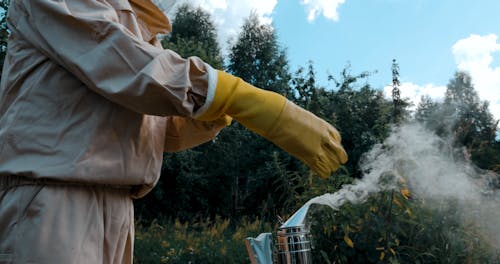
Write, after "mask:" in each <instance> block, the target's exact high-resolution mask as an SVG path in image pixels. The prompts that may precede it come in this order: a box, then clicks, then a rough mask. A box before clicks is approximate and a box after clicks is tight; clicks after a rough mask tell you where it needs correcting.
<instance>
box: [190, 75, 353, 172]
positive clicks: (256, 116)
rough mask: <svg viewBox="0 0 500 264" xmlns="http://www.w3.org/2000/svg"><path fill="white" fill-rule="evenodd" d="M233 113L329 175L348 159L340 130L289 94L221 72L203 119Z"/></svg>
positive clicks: (255, 130) (318, 170)
mask: <svg viewBox="0 0 500 264" xmlns="http://www.w3.org/2000/svg"><path fill="white" fill-rule="evenodd" d="M225 114H227V115H229V116H231V117H233V118H234V119H235V120H237V121H238V122H239V123H241V124H242V125H244V126H245V127H247V128H248V129H250V130H252V131H254V132H256V133H257V134H259V135H261V136H263V137H264V138H266V139H268V140H269V141H271V142H273V143H274V144H276V145H277V146H279V147H280V148H282V149H283V150H285V151H286V152H288V153H290V154H291V155H293V156H295V157H296V158H298V159H300V160H302V161H303V162H305V163H306V164H307V165H308V166H309V167H310V168H311V169H312V170H314V171H315V172H316V173H317V174H318V175H319V176H321V177H322V178H327V177H328V176H330V174H331V173H332V172H333V171H335V170H337V169H338V167H339V166H340V164H343V163H345V162H346V161H347V154H346V152H345V150H344V149H343V148H342V145H341V144H340V141H341V138H340V134H339V132H338V131H337V130H336V129H335V128H334V127H333V126H331V125H330V124H328V123H327V122H325V121H324V120H322V119H320V118H318V117H317V116H315V115H314V114H312V113H311V112H309V111H306V110H304V109H303V108H301V107H299V106H297V105H295V104H294V103H292V102H290V101H288V100H287V99H286V98H285V97H283V96H281V95H279V94H277V93H274V92H270V91H266V90H262V89H259V88H256V87H254V86H252V85H250V84H248V83H246V82H245V81H243V80H242V79H240V78H238V77H235V76H232V75H230V74H228V73H225V72H222V71H219V72H218V80H217V87H216V90H215V95H214V99H213V102H212V103H211V105H210V107H209V108H208V110H207V111H206V112H205V113H203V114H202V115H201V116H199V117H197V119H199V120H206V121H210V120H215V119H218V118H219V117H220V116H223V115H225Z"/></svg>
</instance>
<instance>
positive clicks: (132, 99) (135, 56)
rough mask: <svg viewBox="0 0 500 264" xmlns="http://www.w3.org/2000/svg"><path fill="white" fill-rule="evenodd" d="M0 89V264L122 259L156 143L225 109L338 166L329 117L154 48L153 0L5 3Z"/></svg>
mask: <svg viewBox="0 0 500 264" xmlns="http://www.w3.org/2000/svg"><path fill="white" fill-rule="evenodd" d="M7 21H8V26H9V29H10V31H11V35H10V39H9V45H8V50H7V57H6V59H5V66H4V69H3V74H2V83H1V87H0V263H131V262H132V250H133V241H134V223H133V218H134V217H133V205H132V199H133V198H139V197H142V196H144V195H145V194H146V193H147V192H148V191H150V190H151V188H153V187H154V186H155V184H156V182H157V181H158V177H159V175H160V167H161V164H162V153H163V152H164V151H179V150H183V149H187V148H190V147H193V146H196V145H198V144H201V143H203V142H206V141H209V140H210V139H212V138H213V137H214V136H216V135H217V133H218V132H219V131H220V130H221V129H222V128H223V127H225V126H227V125H228V124H229V122H230V121H231V119H235V120H237V121H238V122H240V123H241V124H243V125H244V126H246V127H247V128H249V129H250V130H252V131H255V132H256V133H258V134H259V135H261V136H263V137H265V138H266V139H268V140H270V141H271V142H273V143H275V144H276V145H278V146H280V147H281V148H283V149H284V150H286V151H287V152H289V153H290V154H291V155H293V156H295V157H297V158H299V159H300V160H302V161H303V162H305V163H306V164H307V165H308V166H309V167H310V168H311V169H312V170H314V171H315V172H317V174H319V175H320V176H322V177H328V175H329V174H330V173H331V172H332V171H334V170H336V169H337V168H338V167H339V165H340V164H342V163H344V162H346V159H347V156H346V153H345V151H344V150H343V148H342V146H341V144H340V140H341V139H340V135H339V133H338V132H337V130H335V128H333V127H332V126H331V125H329V124H328V123H326V122H325V121H323V120H321V119H319V118H318V117H316V116H314V115H313V114H311V113H310V112H307V111H305V110H304V109H302V108H300V107H298V106H296V105H295V104H293V103H292V102H290V101H287V100H286V99H285V98H284V97H283V96H281V95H279V94H276V93H273V92H269V91H265V90H261V89H259V88H256V87H253V86H251V85H249V84H248V83H246V82H245V81H243V80H241V79H240V78H237V77H235V76H232V75H230V74H227V73H225V72H222V71H217V70H215V69H213V68H212V67H210V65H208V64H206V63H204V62H203V61H202V60H200V59H199V58H196V57H191V58H187V59H184V58H181V57H179V56H178V55H177V54H176V53H174V52H173V51H170V50H163V49H162V48H161V46H160V44H159V42H158V40H157V39H156V35H157V34H159V33H163V34H165V33H168V32H169V31H170V24H169V21H168V19H167V18H166V17H165V15H164V14H163V13H162V12H161V11H160V10H159V9H158V8H157V7H156V6H155V5H154V4H153V3H152V2H151V1H150V0H96V1H84V0H12V1H11V5H10V7H9V14H8V19H7Z"/></svg>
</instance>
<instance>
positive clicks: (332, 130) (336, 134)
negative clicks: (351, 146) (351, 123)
mask: <svg viewBox="0 0 500 264" xmlns="http://www.w3.org/2000/svg"><path fill="white" fill-rule="evenodd" d="M328 132H329V135H330V137H331V138H333V139H334V140H335V141H337V142H339V143H340V142H342V136H341V135H340V133H339V131H338V130H337V129H335V128H334V127H333V126H330V129H329V131H328Z"/></svg>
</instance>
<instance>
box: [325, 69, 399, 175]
mask: <svg viewBox="0 0 500 264" xmlns="http://www.w3.org/2000/svg"><path fill="white" fill-rule="evenodd" d="M368 76H369V73H366V72H364V73H361V74H358V75H352V74H351V73H350V70H349V67H346V68H345V69H344V70H343V71H342V73H341V76H340V78H338V79H336V78H333V77H331V79H332V80H333V81H334V82H335V84H336V87H337V88H338V91H337V92H331V93H330V96H329V97H330V102H329V105H328V106H326V107H325V109H326V112H327V113H329V114H328V115H330V116H332V119H333V122H332V123H333V124H335V126H336V127H337V128H338V129H339V131H340V132H341V134H342V145H343V146H344V148H345V149H346V151H347V153H349V161H348V163H347V165H346V166H347V168H348V170H349V171H350V172H351V173H353V174H354V176H355V177H361V171H360V170H359V167H358V163H359V161H360V159H361V156H362V155H363V153H365V152H367V151H368V150H369V149H371V147H372V146H373V145H374V144H376V143H380V142H382V141H383V140H384V139H385V138H386V137H387V136H388V135H389V129H390V125H391V123H390V121H391V114H392V102H390V101H388V100H387V99H386V98H384V95H383V92H382V91H380V90H376V89H373V88H371V87H370V85H369V84H364V85H362V86H361V87H359V86H358V85H359V84H358V82H359V81H360V80H363V79H366V77H368Z"/></svg>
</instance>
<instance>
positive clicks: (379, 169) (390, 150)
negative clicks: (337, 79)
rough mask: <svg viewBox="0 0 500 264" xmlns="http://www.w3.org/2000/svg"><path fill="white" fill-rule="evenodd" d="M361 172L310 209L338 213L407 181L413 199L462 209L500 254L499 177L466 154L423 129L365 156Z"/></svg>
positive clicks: (399, 132)
mask: <svg viewBox="0 0 500 264" xmlns="http://www.w3.org/2000/svg"><path fill="white" fill-rule="evenodd" d="M361 167H362V170H363V171H364V177H363V178H362V179H360V180H356V181H355V182H353V183H352V184H349V185H346V186H344V187H343V188H342V189H341V190H339V191H338V192H336V193H333V194H325V195H322V196H318V197H316V198H313V199H311V200H310V201H309V202H308V204H324V205H328V206H330V207H332V208H334V209H338V208H339V207H340V206H341V205H342V204H344V203H345V202H351V203H359V202H363V201H364V200H365V199H366V198H367V197H368V196H369V195H370V194H371V193H376V192H379V191H382V190H390V189H395V188H398V182H401V180H402V179H404V181H405V182H407V184H408V185H409V187H410V190H411V193H412V197H415V198H416V199H419V200H422V201H425V202H426V204H428V205H429V204H430V205H434V206H436V209H439V208H443V209H444V208H446V207H447V206H448V205H449V204H450V203H453V204H454V205H458V206H457V208H460V211H459V212H457V214H456V215H457V216H458V217H460V218H461V220H463V221H466V222H467V223H473V224H474V225H475V226H477V227H479V228H480V229H481V230H482V231H483V232H484V233H485V234H487V236H486V237H490V238H491V240H492V243H494V244H496V246H497V247H499V248H500V224H499V223H500V195H499V193H498V192H496V191H495V190H494V189H493V188H492V187H491V186H490V184H489V183H490V182H491V180H492V179H494V178H498V175H496V174H494V173H492V172H488V171H483V170H480V169H478V168H476V167H475V166H474V165H473V164H472V163H471V162H470V161H469V160H468V157H467V154H466V152H465V151H464V152H462V151H459V150H456V149H453V148H452V147H451V143H450V142H448V141H446V140H443V139H441V138H439V137H438V136H436V135H435V134H433V133H432V132H430V131H428V130H426V129H425V128H424V126H423V125H420V124H416V123H415V124H406V125H402V126H400V127H397V128H395V129H394V130H393V132H392V134H391V135H390V136H389V137H388V138H387V139H386V140H385V142H384V143H383V144H379V145H376V146H375V147H374V148H373V149H372V150H371V151H370V152H369V153H367V154H366V155H365V156H364V159H363V161H362V166H361ZM464 223H465V222H464Z"/></svg>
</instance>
